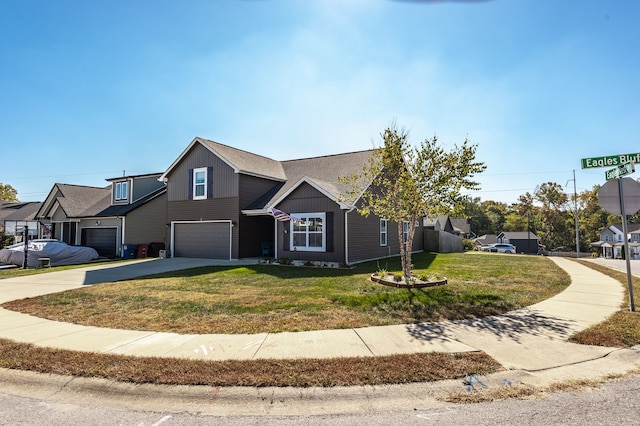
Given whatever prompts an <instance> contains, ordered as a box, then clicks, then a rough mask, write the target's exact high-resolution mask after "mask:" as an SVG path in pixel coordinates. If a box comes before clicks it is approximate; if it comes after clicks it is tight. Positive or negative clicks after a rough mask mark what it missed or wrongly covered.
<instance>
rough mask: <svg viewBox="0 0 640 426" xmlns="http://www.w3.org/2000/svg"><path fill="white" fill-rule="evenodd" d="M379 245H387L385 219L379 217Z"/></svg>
mask: <svg viewBox="0 0 640 426" xmlns="http://www.w3.org/2000/svg"><path fill="white" fill-rule="evenodd" d="M380 245H381V246H386V245H387V219H380Z"/></svg>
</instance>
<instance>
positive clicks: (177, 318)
mask: <svg viewBox="0 0 640 426" xmlns="http://www.w3.org/2000/svg"><path fill="white" fill-rule="evenodd" d="M413 262H414V265H415V271H416V272H417V273H421V272H422V273H428V274H432V275H437V276H444V277H446V278H447V279H448V282H449V283H448V284H447V285H445V286H440V287H431V288H425V289H398V288H393V287H386V286H382V285H380V284H375V283H372V282H371V281H370V280H369V276H370V274H372V273H373V272H376V271H377V270H378V269H380V268H382V269H386V270H389V271H399V270H400V264H399V259H397V258H392V259H386V260H382V261H379V262H369V263H364V264H360V265H358V266H357V267H356V268H355V269H347V270H342V269H341V270H336V269H323V268H306V267H288V266H274V265H252V266H241V267H205V268H197V269H191V270H186V271H175V272H170V273H165V274H159V275H155V276H150V277H144V278H141V279H135V280H130V281H123V282H117V283H108V284H101V285H95V286H91V287H86V288H82V289H77V290H72V291H67V292H63V293H58V294H52V295H46V296H40V297H36V298H30V299H25V300H19V301H13V302H8V303H5V304H4V305H3V307H5V308H7V309H12V310H17V311H20V312H25V313H30V314H33V315H37V316H40V317H45V318H49V319H53V320H58V321H66V322H72V323H77V324H85V325H93V326H100V327H111V328H121V329H133V330H153V331H167V332H176V333H193V334H201V333H259V332H280V331H301V330H318V329H333V328H351V327H366V326H374V325H389V324H401V323H415V322H425V321H441V320H451V319H463V318H477V317H483V316H487V315H493V314H499V313H503V312H507V311H511V310H514V309H518V308H521V307H524V306H528V305H531V304H534V303H537V302H539V301H541V300H544V299H547V298H549V297H551V296H553V295H555V294H557V293H558V292H560V291H562V290H563V289H564V288H566V286H567V285H569V277H568V275H567V274H566V273H565V272H564V271H563V270H561V269H560V268H558V267H557V266H556V265H555V264H554V263H553V262H552V261H550V260H549V259H547V258H544V257H542V256H515V255H498V254H486V253H451V254H434V253H420V254H416V255H414V257H413Z"/></svg>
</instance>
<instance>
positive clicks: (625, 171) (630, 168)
mask: <svg viewBox="0 0 640 426" xmlns="http://www.w3.org/2000/svg"><path fill="white" fill-rule="evenodd" d="M635 171H636V168H635V166H634V165H633V162H631V163H625V164H623V165H621V166H618V167H614V168H613V169H611V170H607V172H606V173H605V175H604V176H605V177H606V178H607V180H611V179H618V178H619V177H622V176H626V175H630V174H631V173H633V172H635Z"/></svg>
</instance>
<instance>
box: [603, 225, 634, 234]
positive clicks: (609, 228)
mask: <svg viewBox="0 0 640 426" xmlns="http://www.w3.org/2000/svg"><path fill="white" fill-rule="evenodd" d="M611 228H615V229H616V230H617V231H618V232H619V233H622V224H621V223H614V224H613V225H611V226H608V227H607V228H605V229H603V231H604V230H611ZM638 230H640V224H638V223H627V231H628V232H629V233H631V232H636V231H638ZM600 232H602V231H600Z"/></svg>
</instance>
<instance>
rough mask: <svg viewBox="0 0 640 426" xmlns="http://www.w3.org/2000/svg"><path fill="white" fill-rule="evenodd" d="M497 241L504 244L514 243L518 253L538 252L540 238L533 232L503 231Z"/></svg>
mask: <svg viewBox="0 0 640 426" xmlns="http://www.w3.org/2000/svg"><path fill="white" fill-rule="evenodd" d="M497 242H498V243H502V244H513V245H514V246H515V247H516V252H517V253H524V254H537V253H538V249H539V243H540V240H539V239H538V236H537V235H536V234H534V233H533V232H528V231H517V232H501V233H499V234H498V237H497Z"/></svg>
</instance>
